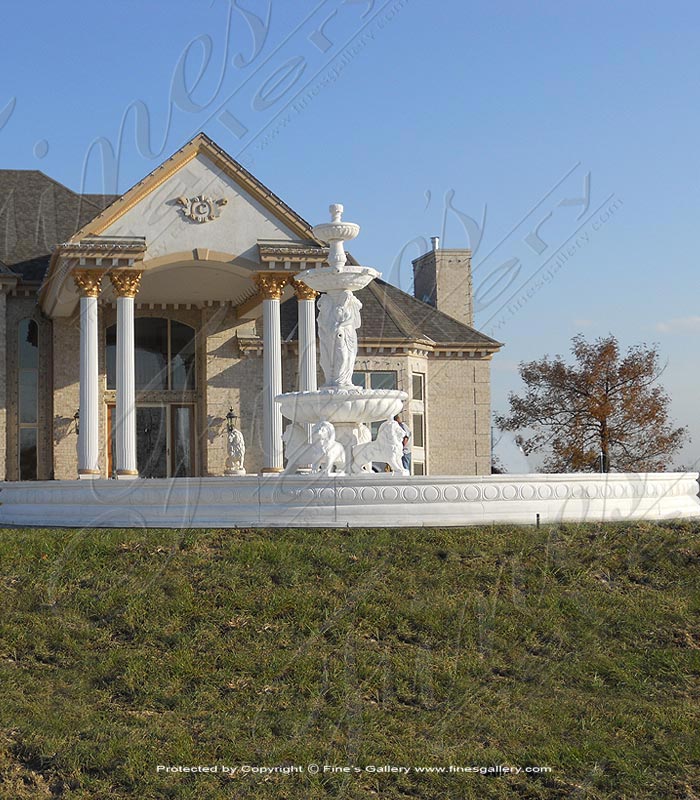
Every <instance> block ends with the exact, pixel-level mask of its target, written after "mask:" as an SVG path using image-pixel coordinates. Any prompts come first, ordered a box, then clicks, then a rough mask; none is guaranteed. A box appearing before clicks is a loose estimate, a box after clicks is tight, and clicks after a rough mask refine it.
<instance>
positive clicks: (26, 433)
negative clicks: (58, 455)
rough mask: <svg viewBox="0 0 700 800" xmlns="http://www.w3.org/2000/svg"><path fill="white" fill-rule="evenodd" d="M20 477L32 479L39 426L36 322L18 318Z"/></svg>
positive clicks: (34, 469)
mask: <svg viewBox="0 0 700 800" xmlns="http://www.w3.org/2000/svg"><path fill="white" fill-rule="evenodd" d="M18 364H19V371H18V379H17V380H18V392H17V394H18V397H19V409H18V411H19V479H20V480H21V481H35V480H36V479H37V462H38V458H37V455H38V446H37V443H38V429H39V326H38V325H37V324H36V322H35V321H34V320H33V319H23V320H20V323H19V328H18Z"/></svg>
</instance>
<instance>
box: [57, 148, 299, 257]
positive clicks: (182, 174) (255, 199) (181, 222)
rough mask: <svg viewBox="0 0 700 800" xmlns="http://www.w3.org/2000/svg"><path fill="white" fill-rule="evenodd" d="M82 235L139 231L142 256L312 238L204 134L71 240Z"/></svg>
mask: <svg viewBox="0 0 700 800" xmlns="http://www.w3.org/2000/svg"><path fill="white" fill-rule="evenodd" d="M86 235H101V236H143V237H145V239H146V242H147V251H148V252H147V257H146V258H147V259H153V258H161V257H163V256H164V255H165V254H167V253H168V252H182V251H186V250H192V249H195V248H200V247H201V248H209V249H211V250H216V251H219V252H227V253H231V254H232V255H233V256H236V257H238V256H242V257H244V258H246V257H247V258H252V257H254V248H255V246H256V242H257V240H258V239H277V240H288V241H295V240H296V241H298V240H300V239H303V240H313V234H312V232H311V226H310V225H309V223H308V222H306V220H304V219H303V218H302V217H300V216H299V215H298V214H297V213H296V212H295V211H293V210H292V209H291V208H290V207H289V206H287V205H286V204H285V203H284V202H283V201H282V200H280V198H278V197H277V196H276V195H274V194H273V193H272V192H271V191H270V190H269V189H267V187H265V186H264V185H263V184H262V183H260V181H258V180H257V179H256V178H255V177H254V176H253V175H251V174H250V173H249V172H248V171H247V170H246V169H245V168H244V167H242V166H241V165H240V164H239V163H238V162H236V161H235V160H234V159H233V158H231V157H230V156H229V155H228V154H227V153H225V152H224V151H223V150H221V148H219V147H218V146H217V145H216V144H215V143H214V142H212V141H211V139H209V138H208V137H207V136H205V135H204V134H199V135H198V136H196V137H195V138H194V139H193V140H192V141H191V142H189V143H188V144H187V145H185V147H183V148H182V149H181V150H178V152H177V153H175V154H174V155H173V156H172V157H171V158H169V159H168V160H167V161H165V162H164V163H163V164H162V165H161V166H160V167H158V168H157V169H156V170H154V171H153V172H152V173H151V174H150V175H148V176H147V177H146V178H144V179H143V180H142V181H141V182H139V183H138V184H136V185H135V186H134V187H132V188H131V189H130V190H129V191H128V192H126V193H125V194H124V195H123V196H122V197H120V198H118V199H117V200H116V201H115V202H114V203H112V204H111V205H110V206H109V207H108V208H107V209H105V211H104V212H102V213H101V214H99V215H98V216H96V217H95V218H94V219H93V220H92V221H91V222H90V223H89V224H88V225H86V226H85V227H84V228H83V229H82V230H80V231H78V232H77V233H76V234H75V236H74V237H72V239H71V241H79V240H80V239H82V238H84V237H85V236H86Z"/></svg>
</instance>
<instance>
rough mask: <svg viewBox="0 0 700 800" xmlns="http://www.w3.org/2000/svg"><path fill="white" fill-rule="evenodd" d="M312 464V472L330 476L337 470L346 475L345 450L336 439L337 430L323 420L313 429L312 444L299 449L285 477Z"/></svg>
mask: <svg viewBox="0 0 700 800" xmlns="http://www.w3.org/2000/svg"><path fill="white" fill-rule="evenodd" d="M307 464H311V471H312V472H320V473H321V474H322V475H330V474H331V473H332V472H333V470H334V469H335V470H336V472H337V473H340V474H344V470H345V448H344V447H343V445H342V444H340V442H337V441H336V439H335V428H334V427H333V425H332V424H331V423H330V422H327V421H325V420H323V421H322V422H317V423H316V424H315V425H314V426H313V427H312V428H311V444H307V445H306V447H302V448H297V449H296V450H295V451H294V453H293V458H292V459H291V460H290V461H289V462H288V463H287V468H286V469H285V471H284V472H285V475H289V474H290V473H293V472H294V471H295V470H296V469H297V467H298V466H300V465H302V466H305V465H307Z"/></svg>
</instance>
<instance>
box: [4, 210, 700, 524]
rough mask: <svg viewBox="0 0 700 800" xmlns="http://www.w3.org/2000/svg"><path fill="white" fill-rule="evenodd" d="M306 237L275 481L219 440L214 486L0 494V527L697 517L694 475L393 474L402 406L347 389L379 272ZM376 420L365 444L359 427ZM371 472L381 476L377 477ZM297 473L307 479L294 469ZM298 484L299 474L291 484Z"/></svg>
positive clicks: (168, 484)
mask: <svg viewBox="0 0 700 800" xmlns="http://www.w3.org/2000/svg"><path fill="white" fill-rule="evenodd" d="M342 210H343V207H342V206H340V205H333V206H331V214H332V221H331V222H330V223H327V224H325V225H318V226H317V227H316V228H314V233H315V235H316V236H317V237H318V238H319V239H321V240H323V241H326V242H329V243H330V256H329V259H328V266H327V267H320V268H316V269H309V270H306V271H305V272H304V273H303V274H302V277H303V281H304V283H306V284H307V285H308V286H310V287H311V288H312V289H315V290H316V291H318V292H321V293H322V296H321V298H320V300H319V304H318V305H319V316H318V327H319V344H320V355H321V367H322V368H323V372H324V375H325V384H324V386H322V387H321V388H320V389H319V390H317V391H308V392H289V393H287V394H282V395H279V396H278V397H277V398H276V400H277V401H278V402H279V403H280V404H281V407H282V413H283V414H284V416H285V417H287V419H289V420H290V421H291V423H292V425H290V429H296V431H297V433H300V435H301V442H300V443H298V446H297V447H296V448H290V447H289V444H290V441H289V440H288V441H287V454H288V456H289V458H288V464H287V469H286V470H285V473H284V474H282V475H279V474H278V475H276V476H274V477H266V476H263V475H245V474H243V473H245V470H244V469H243V464H242V459H243V453H244V450H243V448H242V443H241V442H239V443H238V447H237V449H236V446H235V445H236V441H235V436H234V435H233V432H232V431H230V432H229V456H230V460H229V466H228V467H227V471H228V472H229V473H231V472H233V473H237V474H228V475H225V476H223V477H220V478H217V477H206V478H167V479H154V480H133V481H116V480H102V479H100V480H90V481H80V480H74V481H26V482H4V483H0V525H40V526H47V525H48V526H79V527H82V528H84V529H89V528H93V527H94V528H99V527H168V528H181V527H197V528H204V527H229V528H234V527H241V526H254V527H288V526H302V527H324V526H332V527H335V526H341V527H346V526H348V527H354V526H358V527H360V526H361V527H405V526H423V525H427V526H433V525H436V526H445V525H459V526H462V525H483V524H491V523H493V522H500V523H527V524H540V523H542V524H549V523H554V522H563V521H575V522H579V521H591V522H592V521H620V522H621V521H628V520H638V519H646V520H659V519H671V518H677V517H686V518H696V517H698V516H700V502H699V501H698V497H697V492H698V484H697V478H698V473H697V472H685V473H672V472H662V473H647V474H636V473H609V474H606V475H596V474H590V473H587V474H583V473H578V474H576V473H574V474H565V475H552V474H528V475H421V476H410V475H408V474H407V473H406V471H405V470H404V469H403V468H402V466H401V449H402V448H401V440H402V438H403V431H402V430H401V428H400V427H399V426H398V424H397V423H396V422H394V421H393V417H394V416H395V415H396V414H398V413H399V411H400V410H401V408H402V406H403V403H404V401H405V400H406V394H405V393H404V392H400V391H377V390H366V389H361V388H359V387H357V386H354V385H353V383H352V374H353V369H354V366H355V357H356V355H357V329H358V328H359V327H360V323H361V319H360V309H361V307H362V304H361V303H360V301H359V300H358V299H357V298H356V297H355V295H354V292H356V291H358V290H359V289H362V288H364V287H365V286H367V285H368V284H369V283H370V281H372V280H374V279H375V278H377V277H378V276H379V273H378V272H377V271H376V270H374V269H371V268H370V267H358V266H352V265H348V264H347V259H346V255H345V251H344V249H343V242H346V241H349V240H351V239H354V238H355V237H356V236H357V234H358V233H359V227H358V226H357V225H353V224H352V223H349V222H343V221H342V219H341V216H342ZM379 421H382V425H380V427H379V431H378V434H377V439H376V440H375V441H371V436H370V430H369V428H368V427H367V425H368V423H371V422H379ZM373 461H378V462H385V463H388V464H389V465H390V466H391V467H392V472H391V473H385V472H382V473H379V474H377V473H373V472H372V471H371V463H372V462H373ZM300 468H305V469H300ZM297 473H299V474H297Z"/></svg>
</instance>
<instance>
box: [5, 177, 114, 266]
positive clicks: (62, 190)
mask: <svg viewBox="0 0 700 800" xmlns="http://www.w3.org/2000/svg"><path fill="white" fill-rule="evenodd" d="M109 201H110V197H109V196H107V197H105V198H104V200H102V198H101V196H99V195H94V194H90V195H80V194H76V193H75V192H73V191H71V190H70V189H68V188H67V187H66V186H63V185H62V184H60V183H58V182H57V181H55V180H53V179H52V178H49V177H48V176H47V175H44V173H43V172H40V171H39V170H22V169H4V170H0V261H2V262H3V263H4V264H6V265H7V266H8V267H10V268H11V269H12V270H13V271H14V272H16V273H17V274H18V275H20V276H21V277H22V278H23V279H24V280H25V281H40V280H41V279H42V278H43V277H44V273H45V272H46V269H47V267H48V264H49V259H50V258H51V251H52V249H53V247H54V246H55V245H56V244H58V243H59V242H63V241H65V240H66V239H68V238H70V237H71V236H72V235H73V234H74V233H75V231H76V230H77V229H78V228H80V227H81V226H82V225H84V224H85V223H86V222H88V221H89V220H91V219H92V218H93V217H94V216H95V215H96V214H99V212H100V211H101V210H102V208H103V206H102V202H109Z"/></svg>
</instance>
